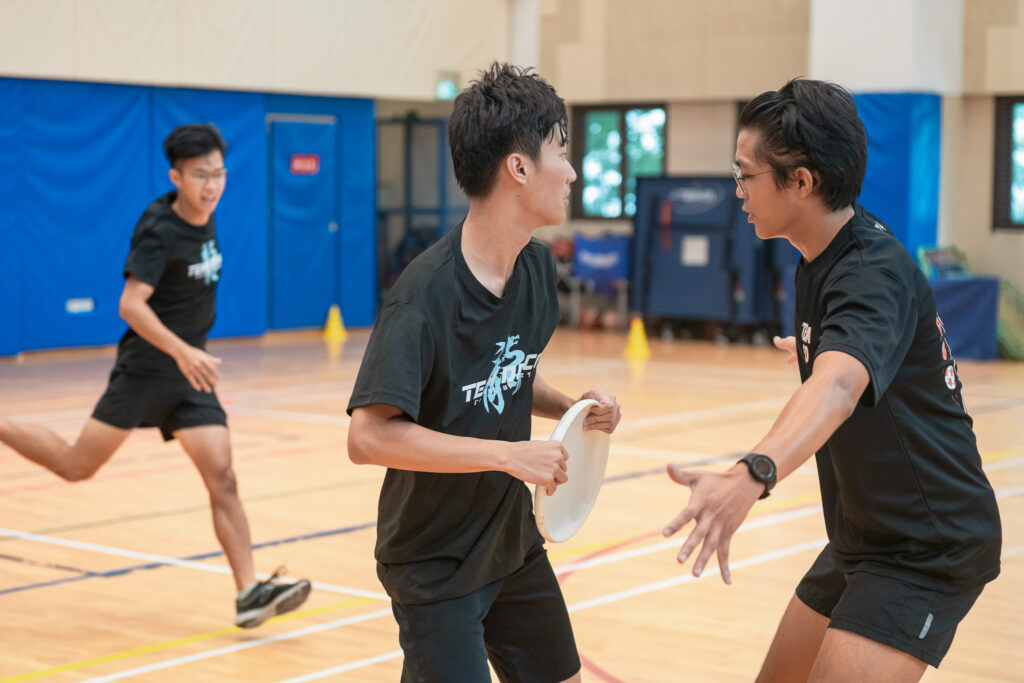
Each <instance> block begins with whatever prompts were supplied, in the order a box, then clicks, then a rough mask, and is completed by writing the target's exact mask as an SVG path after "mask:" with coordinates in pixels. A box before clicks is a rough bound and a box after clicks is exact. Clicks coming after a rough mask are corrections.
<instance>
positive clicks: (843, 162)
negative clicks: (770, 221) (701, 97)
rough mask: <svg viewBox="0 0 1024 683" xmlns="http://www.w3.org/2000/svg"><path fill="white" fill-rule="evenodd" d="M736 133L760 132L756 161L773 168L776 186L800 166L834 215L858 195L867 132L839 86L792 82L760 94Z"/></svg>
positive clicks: (852, 201) (866, 151) (849, 99)
mask: <svg viewBox="0 0 1024 683" xmlns="http://www.w3.org/2000/svg"><path fill="white" fill-rule="evenodd" d="M739 127H740V129H741V130H742V129H744V128H747V129H750V130H756V131H758V132H759V133H760V134H761V136H760V140H759V141H758V146H757V151H756V154H757V157H758V159H760V160H761V161H764V162H765V163H767V164H769V165H770V166H771V167H772V171H773V173H772V176H773V177H774V178H775V184H776V185H777V186H778V187H780V188H781V187H784V186H785V184H786V183H787V182H788V180H789V174H790V171H792V170H794V169H796V168H799V167H801V166H803V167H804V168H806V169H807V170H809V171H810V172H811V174H812V175H813V176H814V180H815V186H816V191H817V193H818V194H819V195H820V196H821V199H822V201H823V202H824V203H825V206H827V207H828V208H830V209H832V210H833V211H836V210H839V209H842V208H844V207H846V206H850V205H851V204H853V203H854V202H856V201H857V197H859V196H860V188H861V185H862V184H863V182H864V170H865V168H866V167H867V163H868V149H867V133H866V132H865V130H864V124H863V123H861V120H860V118H859V117H858V116H857V105H856V104H854V101H853V98H852V97H851V96H850V93H848V92H847V91H846V90H845V89H844V88H843V87H842V86H839V85H836V84H835V83H827V82H825V81H814V80H810V79H793V80H792V81H790V82H789V83H787V84H786V85H784V86H783V87H782V88H780V89H779V90H776V91H769V92H766V93H761V94H760V95H758V96H757V97H755V98H754V99H753V100H751V101H750V103H749V104H748V105H747V106H746V107H744V108H743V112H742V113H741V114H740V123H739Z"/></svg>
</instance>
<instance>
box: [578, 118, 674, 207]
mask: <svg viewBox="0 0 1024 683" xmlns="http://www.w3.org/2000/svg"><path fill="white" fill-rule="evenodd" d="M634 109H662V110H664V112H665V126H664V128H663V129H662V135H661V144H662V157H661V172H662V175H664V174H665V173H666V166H667V165H668V130H669V108H668V103H667V102H635V103H630V104H621V103H613V104H577V105H572V107H571V109H570V113H569V115H570V119H569V150H570V154H569V159H570V161H571V163H572V167H573V169H574V170H575V171H576V175H577V180H576V182H575V183H573V184H574V185H576V187H574V188H573V192H572V199H571V201H570V203H569V218H570V219H572V220H586V221H631V220H633V216H630V215H627V214H626V211H625V207H626V178H627V177H628V174H629V155H628V154H626V112H628V111H633V110H634ZM592 111H614V112H616V113H617V114H618V117H619V126H618V130H619V135H620V138H621V140H622V164H623V172H622V185H621V186H620V187H619V198H620V199H621V200H622V207H623V209H622V212H621V213H620V214H619V215H618V216H590V215H587V214H586V213H585V212H584V210H583V155H584V153H585V151H586V150H585V149H584V147H585V145H586V139H587V138H586V130H585V127H584V126H585V123H584V122H585V121H586V119H587V113H589V112H592Z"/></svg>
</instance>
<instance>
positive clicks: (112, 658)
mask: <svg viewBox="0 0 1024 683" xmlns="http://www.w3.org/2000/svg"><path fill="white" fill-rule="evenodd" d="M368 602H377V598H355V599H353V600H346V601H344V602H338V603H334V604H333V605H325V606H323V607H316V608H313V609H306V610H300V611H297V612H291V613H289V614H283V615H281V616H279V617H273V618H271V619H268V620H267V621H266V622H265V623H266V624H268V625H269V624H283V623H285V622H288V621H294V620H295V619H302V618H305V617H309V616H313V615H317V614H324V613H325V612H333V611H336V610H340V609H346V608H348V607H356V606H358V605H365V604H366V603H368ZM244 630H246V629H242V628H239V627H238V626H230V627H228V628H222V629H218V630H216V631H209V632H207V633H200V634H197V635H194V636H188V637H186V638H177V639H175V640H168V641H165V642H163V643H156V644H154V645H146V646H144V647H137V648H135V649H133V650H125V651H123V652H114V653H112V654H109V655H103V656H102V657H93V658H92V659H83V660H81V661H78V662H71V663H70V664H63V665H61V666H56V667H53V668H52V669H44V670H43V671H34V672H32V673H27V674H20V675H18V676H12V677H10V678H0V683H17V682H18V681H30V680H33V679H36V678H43V677H44V676H53V675H54V674H59V673H64V672H66V671H75V670H77V669H84V668H87V667H90V666H95V665H97V664H105V663H107V662H116V661H118V660H121V659H128V658H129V657H135V656H137V655H144V654H149V653H152V652H161V651H163V650H170V649H172V648H175V647H180V646H182V645H189V644H191V643H200V642H202V641H204V640H212V639H213V638H219V637H220V636H226V635H228V634H231V633H238V632H240V631H244Z"/></svg>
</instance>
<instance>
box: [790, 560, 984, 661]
mask: <svg viewBox="0 0 1024 683" xmlns="http://www.w3.org/2000/svg"><path fill="white" fill-rule="evenodd" d="M920 583H921V585H917V584H914V583H910V582H908V581H905V580H902V579H898V578H895V577H891V576H883V575H881V574H878V573H872V572H870V571H854V572H850V573H848V574H844V573H843V572H840V571H839V570H838V569H836V568H835V565H834V563H833V560H832V549H831V546H828V545H826V546H825V549H824V550H822V551H821V554H820V555H818V559H816V560H815V561H814V564H813V565H811V568H810V570H809V571H808V572H807V574H806V575H805V576H804V578H803V580H801V581H800V585H798V586H797V588H796V596H797V597H798V598H800V600H801V601H802V602H803V603H804V604H805V605H807V606H808V607H810V608H811V609H813V610H814V611H815V612H817V613H819V614H822V615H824V616H826V617H829V619H830V621H829V628H838V629H842V630H844V631H852V632H853V633H856V634H858V635H862V636H864V637H865V638H870V639H871V640H874V641H875V642H878V643H882V644H884V645H888V646H889V647H892V648H895V649H897V650H900V651H901V652H906V653H907V654H908V655H910V656H912V657H916V658H917V659H920V660H921V661H922V662H925V663H926V664H930V665H931V666H934V667H938V666H939V663H940V662H941V661H942V658H943V657H945V656H946V652H947V651H948V650H949V646H950V645H951V644H952V643H953V636H954V635H955V634H956V627H957V626H958V625H959V624H960V622H961V620H963V618H964V617H965V616H967V612H968V611H970V609H971V607H972V606H973V605H974V602H975V600H977V599H978V596H979V595H981V590H982V588H983V587H976V588H966V589H965V588H958V587H951V586H947V585H943V584H942V583H940V582H937V581H935V580H933V579H930V578H927V577H922V581H921V582H920Z"/></svg>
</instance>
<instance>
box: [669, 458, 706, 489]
mask: <svg viewBox="0 0 1024 683" xmlns="http://www.w3.org/2000/svg"><path fill="white" fill-rule="evenodd" d="M666 469H667V470H668V476H669V477H671V478H672V481H674V482H675V483H677V484H681V485H682V486H689V487H690V488H693V486H694V484H696V483H697V480H698V479H700V473H699V472H694V471H692V470H684V469H683V468H682V466H681V465H675V464H673V463H669V464H668V465H667V466H666Z"/></svg>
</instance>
